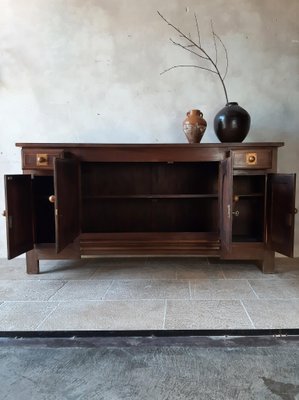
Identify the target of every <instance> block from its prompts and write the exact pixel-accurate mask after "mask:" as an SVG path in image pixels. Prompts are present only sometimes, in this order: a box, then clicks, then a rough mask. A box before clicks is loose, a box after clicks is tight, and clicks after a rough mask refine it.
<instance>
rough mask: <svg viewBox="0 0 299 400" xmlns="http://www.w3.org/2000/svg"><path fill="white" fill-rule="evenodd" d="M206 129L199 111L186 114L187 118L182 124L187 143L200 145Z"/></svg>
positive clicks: (205, 123)
mask: <svg viewBox="0 0 299 400" xmlns="http://www.w3.org/2000/svg"><path fill="white" fill-rule="evenodd" d="M206 128H207V122H206V121H205V119H204V118H203V113H202V112H201V111H200V110H191V111H188V112H187V117H186V118H185V119H184V122H183V129H184V133H185V135H186V137H187V139H188V142H189V143H200V141H201V139H202V137H203V134H204V133H205V130H206Z"/></svg>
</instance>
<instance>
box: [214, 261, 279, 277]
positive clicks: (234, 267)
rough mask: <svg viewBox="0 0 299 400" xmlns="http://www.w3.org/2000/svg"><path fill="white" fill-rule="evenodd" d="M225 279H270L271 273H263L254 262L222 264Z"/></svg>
mask: <svg viewBox="0 0 299 400" xmlns="http://www.w3.org/2000/svg"><path fill="white" fill-rule="evenodd" d="M222 269H223V274H224V276H225V278H226V279H271V278H273V276H274V275H273V274H263V272H262V271H261V270H260V269H259V268H258V266H256V265H254V264H222Z"/></svg>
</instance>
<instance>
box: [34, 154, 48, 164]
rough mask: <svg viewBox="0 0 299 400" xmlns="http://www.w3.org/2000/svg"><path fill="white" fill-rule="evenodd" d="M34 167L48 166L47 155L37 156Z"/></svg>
mask: <svg viewBox="0 0 299 400" xmlns="http://www.w3.org/2000/svg"><path fill="white" fill-rule="evenodd" d="M36 165H37V166H43V165H48V154H37V155H36Z"/></svg>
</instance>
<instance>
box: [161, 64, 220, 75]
mask: <svg viewBox="0 0 299 400" xmlns="http://www.w3.org/2000/svg"><path fill="white" fill-rule="evenodd" d="M175 68H199V69H204V70H206V71H209V72H212V73H213V74H216V75H217V72H216V71H213V70H212V69H210V68H205V67H201V66H200V65H191V64H190V65H189V64H179V65H174V66H173V67H170V68H167V69H165V70H164V71H162V72H160V75H163V74H165V72H168V71H171V70H172V69H175Z"/></svg>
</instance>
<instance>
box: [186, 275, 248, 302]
mask: <svg viewBox="0 0 299 400" xmlns="http://www.w3.org/2000/svg"><path fill="white" fill-rule="evenodd" d="M190 286H191V299H198V300H242V299H256V295H255V294H254V292H253V290H252V289H251V287H250V285H249V283H248V281H247V280H246V279H238V280H237V279H202V280H192V281H191V282H190Z"/></svg>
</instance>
